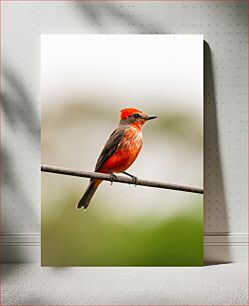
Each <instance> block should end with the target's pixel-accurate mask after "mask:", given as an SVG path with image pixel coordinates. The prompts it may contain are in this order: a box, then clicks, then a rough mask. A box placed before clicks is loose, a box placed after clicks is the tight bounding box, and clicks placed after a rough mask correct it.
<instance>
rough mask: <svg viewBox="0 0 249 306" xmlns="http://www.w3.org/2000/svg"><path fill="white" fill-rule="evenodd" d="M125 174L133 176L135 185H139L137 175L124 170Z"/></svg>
mask: <svg viewBox="0 0 249 306" xmlns="http://www.w3.org/2000/svg"><path fill="white" fill-rule="evenodd" d="M123 173H124V174H125V175H128V176H129V177H131V178H132V180H133V182H134V183H135V187H136V186H137V181H138V178H137V177H136V176H135V175H132V174H130V173H128V172H125V171H124V172H123Z"/></svg>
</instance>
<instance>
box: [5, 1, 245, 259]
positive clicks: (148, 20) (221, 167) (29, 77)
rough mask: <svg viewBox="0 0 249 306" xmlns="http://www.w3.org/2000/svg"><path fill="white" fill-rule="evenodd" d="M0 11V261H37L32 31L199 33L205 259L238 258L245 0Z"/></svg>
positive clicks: (241, 248)
mask: <svg viewBox="0 0 249 306" xmlns="http://www.w3.org/2000/svg"><path fill="white" fill-rule="evenodd" d="M1 5H2V38H1V39H2V72H3V73H2V86H3V107H2V118H3V120H2V129H1V132H2V144H3V145H2V156H3V162H4V169H3V187H2V188H3V189H2V201H1V203H2V204H1V210H2V214H1V217H2V219H1V230H2V239H1V243H2V244H3V245H4V254H3V259H4V260H5V261H34V260H39V257H40V234H39V233H40V171H39V168H40V99H39V98H40V66H39V65H40V34H49V33H51V34H52V33H53V34H58V33H63V34H72V33H80V34H84V33H87V34H96V33H127V34H139V33H141V34H144V33H157V34H204V39H205V41H206V44H205V260H206V261H220V262H224V261H226V262H230V261H246V260H247V245H248V235H247V233H248V229H247V220H248V212H247V22H248V15H247V1H227V2H225V1H188V2H187V1H165V2H162V1H158V2H154V1H153V2H152V1H151V2H149V1H147V2H146V1H145V2H141V1H138V2H133V1H130V2H129V1H127V2H124V1H121V2H117V1H116V2H115V3H114V1H113V2H94V3H91V2H90V1H88V2H78V1H75V2H73V1H68V2H66V1H51V2H50V1H49V2H48V1H40V2H38V1H32V2H31V1H4V2H2V4H1ZM183 52H184V50H183Z"/></svg>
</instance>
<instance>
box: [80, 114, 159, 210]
mask: <svg viewBox="0 0 249 306" xmlns="http://www.w3.org/2000/svg"><path fill="white" fill-rule="evenodd" d="M120 113H121V114H120V122H119V126H118V128H117V129H116V130H115V131H114V132H113V133H112V134H111V136H110V137H109V139H108V140H107V142H106V144H105V146H104V149H103V150H102V152H101V154H100V156H99V159H98V161H97V164H96V167H95V171H96V172H100V173H108V174H111V175H112V176H113V177H115V175H114V173H121V172H122V173H124V174H126V175H129V176H130V177H132V178H133V179H134V180H136V179H137V178H136V177H135V176H133V175H131V174H129V173H127V172H125V170H126V169H128V168H129V167H130V166H131V164H132V163H133V162H134V161H135V159H136V158H137V156H138V154H139V152H140V150H141V148H142V145H143V135H142V127H143V125H144V124H145V122H147V121H148V120H151V119H154V118H156V116H148V115H147V114H145V113H144V112H142V111H140V110H138V109H135V108H125V109H122V110H121V111H120ZM101 183H102V180H100V179H91V180H90V184H89V186H88V188H87V190H86V192H85V194H84V195H83V197H82V198H81V200H80V201H79V203H78V205H77V208H81V207H84V209H86V208H87V207H88V205H89V203H90V201H91V198H92V197H93V195H94V193H95V191H96V189H97V188H98V186H99V185H100V184H101Z"/></svg>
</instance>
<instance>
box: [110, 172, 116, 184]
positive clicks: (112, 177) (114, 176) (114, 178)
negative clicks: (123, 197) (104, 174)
mask: <svg viewBox="0 0 249 306" xmlns="http://www.w3.org/2000/svg"><path fill="white" fill-rule="evenodd" d="M110 178H111V185H112V184H113V181H115V180H116V179H117V176H116V175H115V174H114V173H112V172H111V173H110Z"/></svg>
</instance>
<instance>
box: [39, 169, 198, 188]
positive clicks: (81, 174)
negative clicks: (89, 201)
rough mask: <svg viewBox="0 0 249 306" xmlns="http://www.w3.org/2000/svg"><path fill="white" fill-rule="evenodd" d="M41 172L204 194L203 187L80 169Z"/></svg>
mask: <svg viewBox="0 0 249 306" xmlns="http://www.w3.org/2000/svg"><path fill="white" fill-rule="evenodd" d="M41 171H43V172H49V173H56V174H62V175H71V176H78V177H86V178H93V179H100V180H103V181H110V182H115V183H123V184H132V185H138V186H145V187H154V188H163V189H172V190H178V191H185V192H192V193H200V194H203V188H202V187H196V186H187V185H181V184H174V183H166V182H158V181H150V180H143V179H137V180H136V181H135V180H133V179H132V178H128V177H124V176H120V175H115V178H114V177H112V176H111V175H109V174H103V173H99V172H88V171H82V170H78V169H69V168H62V167H56V166H49V165H42V166H41Z"/></svg>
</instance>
